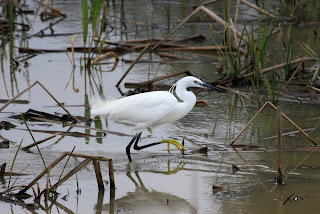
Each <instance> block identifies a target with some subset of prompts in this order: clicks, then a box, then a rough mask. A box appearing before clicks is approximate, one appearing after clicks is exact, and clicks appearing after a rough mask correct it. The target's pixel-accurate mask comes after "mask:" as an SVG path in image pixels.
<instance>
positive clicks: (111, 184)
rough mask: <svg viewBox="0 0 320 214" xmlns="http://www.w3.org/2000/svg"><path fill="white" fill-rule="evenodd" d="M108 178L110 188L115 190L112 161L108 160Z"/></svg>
mask: <svg viewBox="0 0 320 214" xmlns="http://www.w3.org/2000/svg"><path fill="white" fill-rule="evenodd" d="M109 178H110V187H111V188H112V189H115V187H116V185H115V181H114V170H113V163H112V159H110V160H109Z"/></svg>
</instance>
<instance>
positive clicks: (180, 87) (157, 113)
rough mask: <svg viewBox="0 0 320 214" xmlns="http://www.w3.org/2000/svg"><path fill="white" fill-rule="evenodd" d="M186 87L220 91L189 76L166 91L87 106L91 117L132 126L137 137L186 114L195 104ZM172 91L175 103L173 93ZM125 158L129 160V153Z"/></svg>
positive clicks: (135, 138)
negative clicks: (102, 117) (102, 116)
mask: <svg viewBox="0 0 320 214" xmlns="http://www.w3.org/2000/svg"><path fill="white" fill-rule="evenodd" d="M188 87H209V88H212V89H215V90H218V91H222V90H221V89H219V88H217V87H214V86H211V85H208V84H206V83H204V82H202V81H201V80H199V79H197V78H195V77H191V76H189V77H184V78H182V79H181V80H179V81H178V82H177V83H176V84H175V85H174V86H173V87H172V88H171V89H170V90H169V91H153V92H147V93H142V94H137V95H132V96H128V97H124V98H120V99H118V100H112V101H98V102H96V103H94V104H93V105H92V106H91V114H99V115H104V116H106V117H108V118H109V119H112V120H114V121H115V122H117V123H121V124H126V125H130V126H133V127H134V129H135V131H136V132H137V133H138V134H141V132H142V131H143V130H144V129H146V128H150V129H153V128H155V127H157V126H160V125H163V124H166V123H172V122H174V121H176V120H179V119H180V118H182V117H184V116H185V115H187V114H188V113H189V112H190V111H191V110H192V108H193V107H194V105H195V104H196V96H195V95H194V93H193V92H191V91H188V90H187V88H188ZM174 88H175V93H176V96H177V97H178V98H179V100H178V99H177V98H176V96H175V95H174V93H173V91H174ZM139 138H140V135H139V136H137V135H136V136H135V137H134V138H133V140H135V141H138V139H139ZM133 140H132V141H133ZM132 143H133V142H130V144H129V145H130V146H131V145H132ZM129 145H128V146H129ZM129 149H130V148H129ZM127 154H128V148H127ZM128 157H129V160H130V159H131V157H130V151H129V154H128Z"/></svg>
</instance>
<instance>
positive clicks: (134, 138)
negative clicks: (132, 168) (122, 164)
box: [126, 132, 142, 162]
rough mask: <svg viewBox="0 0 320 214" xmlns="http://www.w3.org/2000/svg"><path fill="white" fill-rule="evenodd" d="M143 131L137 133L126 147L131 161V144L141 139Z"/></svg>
mask: <svg viewBox="0 0 320 214" xmlns="http://www.w3.org/2000/svg"><path fill="white" fill-rule="evenodd" d="M141 133H142V132H140V133H137V134H136V135H135V136H134V137H133V138H132V140H131V141H130V143H129V144H128V146H127V147H126V153H127V156H128V159H129V162H131V161H132V159H131V155H130V148H131V146H132V144H133V143H134V142H136V143H137V142H138V141H139V139H140V136H141Z"/></svg>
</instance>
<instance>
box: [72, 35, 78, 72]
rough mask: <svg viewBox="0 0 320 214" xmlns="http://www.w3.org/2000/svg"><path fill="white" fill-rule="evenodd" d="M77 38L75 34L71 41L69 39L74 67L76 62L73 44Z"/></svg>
mask: <svg viewBox="0 0 320 214" xmlns="http://www.w3.org/2000/svg"><path fill="white" fill-rule="evenodd" d="M77 36H78V34H75V35H73V36H72V39H71V53H72V62H73V66H76V62H75V60H74V42H75V41H76V39H77Z"/></svg>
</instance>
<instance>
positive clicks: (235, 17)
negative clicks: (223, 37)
mask: <svg viewBox="0 0 320 214" xmlns="http://www.w3.org/2000/svg"><path fill="white" fill-rule="evenodd" d="M239 4H240V0H237V6H236V12H235V15H234V26H237V23H238V14H239Z"/></svg>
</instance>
